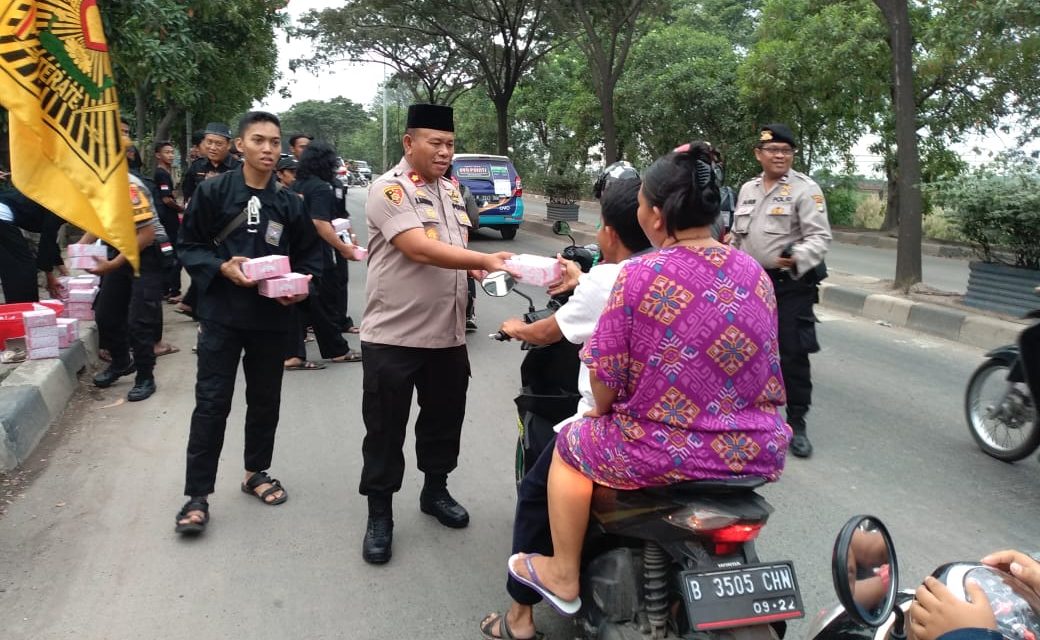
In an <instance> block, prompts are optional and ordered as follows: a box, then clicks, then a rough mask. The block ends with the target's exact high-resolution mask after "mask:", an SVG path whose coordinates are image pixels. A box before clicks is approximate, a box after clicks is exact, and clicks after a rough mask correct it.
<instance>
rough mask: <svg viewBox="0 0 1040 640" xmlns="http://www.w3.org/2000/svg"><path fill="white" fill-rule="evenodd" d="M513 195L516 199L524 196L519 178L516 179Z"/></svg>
mask: <svg viewBox="0 0 1040 640" xmlns="http://www.w3.org/2000/svg"><path fill="white" fill-rule="evenodd" d="M513 195H514V196H516V197H517V198H519V197H521V196H523V195H524V183H523V181H522V180H521V179H520V176H517V177H516V188H515V189H513Z"/></svg>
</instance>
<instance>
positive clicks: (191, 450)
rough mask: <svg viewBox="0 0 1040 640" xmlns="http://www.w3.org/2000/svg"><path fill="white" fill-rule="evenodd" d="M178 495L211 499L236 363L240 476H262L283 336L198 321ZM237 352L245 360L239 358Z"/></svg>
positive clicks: (274, 419) (277, 396)
mask: <svg viewBox="0 0 1040 640" xmlns="http://www.w3.org/2000/svg"><path fill="white" fill-rule="evenodd" d="M201 327H202V331H201V333H200V334H199V344H198V350H199V357H198V376H197V378H196V381H195V410H194V411H193V412H192V414H191V433H190V435H189V436H188V465H187V473H186V478H185V485H184V495H187V496H205V495H209V494H211V493H213V487H214V484H215V482H216V479H217V462H218V461H219V459H220V451H221V449H222V448H223V447H224V431H225V429H226V427H227V417H228V414H229V413H230V412H231V396H232V395H233V394H234V391H235V376H236V375H237V373H238V361H239V358H240V357H241V358H242V370H243V373H244V374H245V379H246V437H245V469H246V471H266V470H267V469H268V468H269V467H270V466H271V457H272V455H273V454H274V435H275V431H276V429H277V428H278V411H279V407H280V406H281V398H282V372H283V371H284V370H283V368H282V359H283V357H284V353H285V332H284V331H248V330H244V329H235V328H232V327H228V326H226V325H222V324H219V323H216V322H211V321H207V320H203V321H202V323H201ZM243 352H244V353H245V355H244V356H243Z"/></svg>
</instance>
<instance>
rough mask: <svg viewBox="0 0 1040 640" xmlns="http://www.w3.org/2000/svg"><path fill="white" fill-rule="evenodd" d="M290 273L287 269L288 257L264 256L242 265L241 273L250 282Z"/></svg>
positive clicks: (288, 268)
mask: <svg viewBox="0 0 1040 640" xmlns="http://www.w3.org/2000/svg"><path fill="white" fill-rule="evenodd" d="M290 271H292V269H290V267H289V256H264V257H263V258H253V259H251V260H246V261H245V262H243V263H242V273H244V274H246V277H247V278H249V279H250V280H266V279H267V278H277V277H278V276H283V275H285V274H287V273H289V272H290Z"/></svg>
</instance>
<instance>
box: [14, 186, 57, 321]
mask: <svg viewBox="0 0 1040 640" xmlns="http://www.w3.org/2000/svg"><path fill="white" fill-rule="evenodd" d="M63 224H65V221H64V220H62V219H61V218H59V217H58V216H56V215H54V214H53V213H51V212H50V211H48V210H47V209H45V208H44V207H41V206H40V205H39V204H37V203H36V202H34V201H32V200H30V199H29V198H27V197H26V196H25V195H24V194H22V192H21V191H17V190H15V189H8V190H5V191H0V284H2V285H3V290H4V300H5V301H6V302H8V303H13V302H36V301H37V300H39V299H40V290H39V287H37V283H36V271H37V269H38V270H40V271H43V272H44V273H45V274H47V289H48V290H50V291H51V295H55V294H56V293H57V290H58V281H57V278H55V276H54V273H53V270H54V267H55V266H57V265H59V264H61V250H60V249H59V248H58V229H60V228H61V225H63ZM23 229H24V230H25V231H29V232H32V233H38V234H40V242H39V248H38V249H37V251H36V254H35V255H34V254H33V249H32V246H31V245H30V243H29V241H28V240H26V239H25V236H24V235H22V230H23Z"/></svg>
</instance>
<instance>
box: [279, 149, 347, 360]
mask: <svg viewBox="0 0 1040 640" xmlns="http://www.w3.org/2000/svg"><path fill="white" fill-rule="evenodd" d="M335 168H336V150H335V149H333V148H332V145H329V144H327V143H324V142H314V143H312V144H311V145H310V146H309V147H307V149H306V150H305V151H304V152H303V155H302V156H301V157H300V163H299V168H298V169H297V172H296V177H297V179H296V181H295V182H294V183H293V191H295V192H296V193H299V194H300V195H301V196H303V208H304V210H306V211H307V215H309V216H310V218H311V220H312V221H313V222H314V228H315V230H316V231H317V232H318V235H319V236H321V239H322V241H323V243H322V248H321V253H322V276H321V278H319V279H318V286H317V293H318V295H316V296H314V297H313V298H310V299H309V300H306V301H305V302H303V303H302V304H300V305H299V306H298V307H297V308H296V309H294V310H293V316H294V318H293V320H294V322H295V324H296V327H295V328H294V329H293V331H292V334H291V335H290V336H289V342H288V344H287V349H286V354H285V368H286V369H287V370H290V371H298V370H310V369H320V368H324V366H323V365H318V364H316V363H313V362H308V361H307V351H306V346H305V345H304V338H305V336H306V333H307V329H306V325H307V321H309V322H310V326H312V327H314V338H315V340H317V342H318V349H319V350H320V351H321V357H322V358H326V359H327V360H328V361H329V362H335V363H342V362H360V361H361V354H360V353H358V352H356V351H353V350H351V348H350V345H349V344H347V341H346V340H345V339H344V338H343V335H342V329H341V327H340V325H339V323H337V322H336V317H335V315H336V306H337V299H338V297H339V292H338V290H337V283H336V262H335V261H336V259H337V258H338V259H342V260H353V259H354V247H353V246H351V245H348V244H346V243H344V242H343V241H342V240H340V238H339V236H337V235H336V232H335V230H334V229H333V228H332V218H333V217H335V209H336V198H335V192H334V187H333V185H332V180H334V179H335ZM334 251H335V254H336V255H335V257H334V256H333V252H334Z"/></svg>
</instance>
